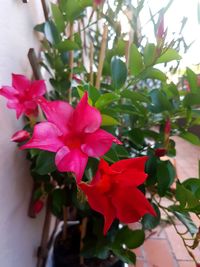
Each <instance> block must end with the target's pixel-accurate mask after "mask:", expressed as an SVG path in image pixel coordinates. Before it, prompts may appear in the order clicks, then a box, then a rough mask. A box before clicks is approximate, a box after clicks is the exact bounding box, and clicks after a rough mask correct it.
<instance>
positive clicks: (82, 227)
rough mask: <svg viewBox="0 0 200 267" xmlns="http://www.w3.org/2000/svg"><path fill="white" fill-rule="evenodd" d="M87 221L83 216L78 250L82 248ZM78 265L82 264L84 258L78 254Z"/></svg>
mask: <svg viewBox="0 0 200 267" xmlns="http://www.w3.org/2000/svg"><path fill="white" fill-rule="evenodd" d="M87 222H88V218H87V217H86V218H84V219H83V221H82V225H81V243H80V250H82V248H83V239H84V237H85V234H86V230H87ZM80 265H84V258H83V256H80Z"/></svg>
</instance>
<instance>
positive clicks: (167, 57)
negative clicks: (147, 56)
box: [156, 48, 181, 64]
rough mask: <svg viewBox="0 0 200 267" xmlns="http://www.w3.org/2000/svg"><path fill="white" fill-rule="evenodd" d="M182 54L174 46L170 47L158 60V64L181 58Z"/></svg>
mask: <svg viewBox="0 0 200 267" xmlns="http://www.w3.org/2000/svg"><path fill="white" fill-rule="evenodd" d="M180 59H181V56H180V55H179V54H178V52H177V51H176V50H175V49H173V48H168V49H167V50H166V51H165V52H164V53H163V54H162V55H161V56H160V57H159V58H158V59H157V60H156V64H159V63H167V62H170V61H173V60H180Z"/></svg>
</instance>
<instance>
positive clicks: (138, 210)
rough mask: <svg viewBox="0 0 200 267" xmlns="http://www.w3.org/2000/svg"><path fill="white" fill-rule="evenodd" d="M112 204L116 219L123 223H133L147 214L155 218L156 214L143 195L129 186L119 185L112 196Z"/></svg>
mask: <svg viewBox="0 0 200 267" xmlns="http://www.w3.org/2000/svg"><path fill="white" fill-rule="evenodd" d="M112 203H113V205H114V206H115V208H116V212H117V218H118V219H119V220H120V221H121V222H123V223H133V222H137V221H139V220H140V218H141V217H142V216H144V215H145V214H146V213H149V214H151V215H153V216H156V212H155V211H154V209H153V208H152V206H151V205H150V203H149V201H148V200H147V199H146V198H145V196H144V195H143V193H142V192H141V191H140V190H139V189H137V188H135V187H133V186H132V187H130V186H125V187H123V186H122V185H120V187H119V188H118V190H117V189H116V190H115V191H114V192H113V195H112Z"/></svg>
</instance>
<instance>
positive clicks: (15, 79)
mask: <svg viewBox="0 0 200 267" xmlns="http://www.w3.org/2000/svg"><path fill="white" fill-rule="evenodd" d="M30 85H31V81H30V80H28V79H27V78H26V76H24V75H20V74H12V86H13V87H14V88H15V89H16V90H17V91H18V92H24V91H25V90H26V89H28V88H29V87H30Z"/></svg>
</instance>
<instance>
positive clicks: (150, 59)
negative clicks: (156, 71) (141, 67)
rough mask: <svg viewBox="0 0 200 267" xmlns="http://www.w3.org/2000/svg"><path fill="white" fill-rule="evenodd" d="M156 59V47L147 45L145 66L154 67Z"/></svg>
mask: <svg viewBox="0 0 200 267" xmlns="http://www.w3.org/2000/svg"><path fill="white" fill-rule="evenodd" d="M155 58H156V47H155V45H154V44H147V45H146V46H145V48H144V64H145V66H146V67H148V66H151V65H154V62H155Z"/></svg>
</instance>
